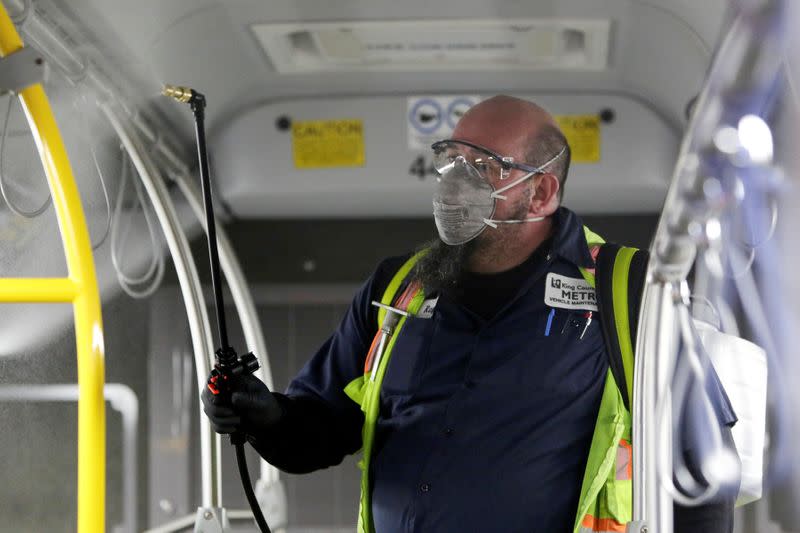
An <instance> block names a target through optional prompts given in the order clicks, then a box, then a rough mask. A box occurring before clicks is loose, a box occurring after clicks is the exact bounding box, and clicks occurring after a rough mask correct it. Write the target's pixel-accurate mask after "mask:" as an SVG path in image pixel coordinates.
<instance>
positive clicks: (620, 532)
mask: <svg viewBox="0 0 800 533" xmlns="http://www.w3.org/2000/svg"><path fill="white" fill-rule="evenodd" d="M625 528H626V526H625V524H620V523H619V522H617V521H616V520H614V519H612V518H597V517H594V516H592V515H588V514H587V515H586V516H585V517H583V522H581V528H580V529H579V530H578V531H579V532H580V533H606V532H608V533H625Z"/></svg>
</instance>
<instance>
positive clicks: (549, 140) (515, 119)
mask: <svg viewBox="0 0 800 533" xmlns="http://www.w3.org/2000/svg"><path fill="white" fill-rule="evenodd" d="M453 138H454V139H460V140H464V141H470V142H473V143H475V144H477V145H480V146H484V147H486V148H488V149H490V150H492V151H494V152H496V153H498V154H500V155H503V156H511V157H513V158H514V160H515V161H518V162H521V163H528V164H530V165H534V166H541V165H543V164H544V163H546V162H547V161H549V160H550V159H552V158H553V157H554V156H556V155H557V154H558V153H559V152H560V151H561V150H562V149H563V148H564V147H566V150H565V152H564V154H562V155H561V157H559V158H558V159H557V160H556V161H554V162H553V163H552V164H551V165H550V166H548V167H547V168H546V169H545V170H546V171H547V172H548V173H551V174H553V175H554V176H556V178H558V182H559V184H560V190H559V198H560V197H561V195H562V194H563V190H564V183H565V181H566V179H567V172H568V170H569V161H570V153H569V146H568V145H567V140H566V138H565V137H564V134H563V133H562V132H561V129H560V128H559V127H558V124H557V123H556V121H555V119H554V118H553V116H552V115H551V114H550V113H548V112H547V111H545V110H544V109H543V108H542V107H540V106H538V105H536V104H534V103H533V102H529V101H527V100H522V99H521V98H515V97H513V96H506V95H498V96H493V97H491V98H489V99H487V100H483V101H482V102H480V103H478V104H475V105H474V106H472V107H471V108H470V109H469V110H468V111H467V112H466V113H465V114H464V116H463V117H462V118H461V120H460V121H459V122H458V124H457V125H456V128H455V130H453Z"/></svg>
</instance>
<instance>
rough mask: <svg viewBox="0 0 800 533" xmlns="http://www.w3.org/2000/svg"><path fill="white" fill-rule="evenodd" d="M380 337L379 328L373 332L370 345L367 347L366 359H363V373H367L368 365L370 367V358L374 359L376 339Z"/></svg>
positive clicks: (376, 346)
mask: <svg viewBox="0 0 800 533" xmlns="http://www.w3.org/2000/svg"><path fill="white" fill-rule="evenodd" d="M380 338H381V330H380V329H379V330H378V331H377V333H375V337H374V338H373V339H372V345H371V346H370V347H369V351H368V352H367V360H366V361H364V373H365V374H369V371H370V367H372V360H373V359H375V352H376V351H377V348H378V340H379V339H380Z"/></svg>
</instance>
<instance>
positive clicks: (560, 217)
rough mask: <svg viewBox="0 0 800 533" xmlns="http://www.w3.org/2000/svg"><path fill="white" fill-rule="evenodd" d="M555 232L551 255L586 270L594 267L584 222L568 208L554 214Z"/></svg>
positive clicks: (561, 208)
mask: <svg viewBox="0 0 800 533" xmlns="http://www.w3.org/2000/svg"><path fill="white" fill-rule="evenodd" d="M553 222H554V224H553V225H554V227H555V232H554V233H553V247H552V250H551V253H553V254H556V255H558V256H560V257H563V258H564V259H566V260H567V261H569V262H570V263H572V264H574V265H576V266H578V267H584V268H592V267H594V259H592V254H591V252H590V251H589V245H588V244H586V235H585V233H584V231H583V221H582V220H581V218H580V217H579V216H578V215H576V214H575V213H574V212H572V211H570V210H569V209H567V208H566V207H559V208H558V210H557V211H556V212H555V213H553Z"/></svg>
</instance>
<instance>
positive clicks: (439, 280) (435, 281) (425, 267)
mask: <svg viewBox="0 0 800 533" xmlns="http://www.w3.org/2000/svg"><path fill="white" fill-rule="evenodd" d="M476 241H477V239H474V240H472V241H469V242H467V243H465V244H457V245H449V244H445V243H444V242H443V241H442V240H441V239H440V238H439V237H436V238H435V239H433V240H431V241H430V242H428V243H426V244H424V245H423V246H422V247H421V248H420V249H425V248H427V249H428V253H427V254H425V255H424V256H423V257H422V258H421V259H420V260H419V262H418V263H417V264H416V266H415V267H414V274H415V277H416V279H418V280H420V281H421V282H422V287H423V290H424V291H425V292H426V293H427V294H432V293H434V292H437V291H442V290H447V289H453V288H455V286H456V285H457V284H458V281H459V280H460V279H461V277H462V276H463V274H464V272H465V271H466V265H467V260H468V259H469V257H470V256H471V255H472V253H473V251H474V250H475V248H476V244H477V243H476Z"/></svg>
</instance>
